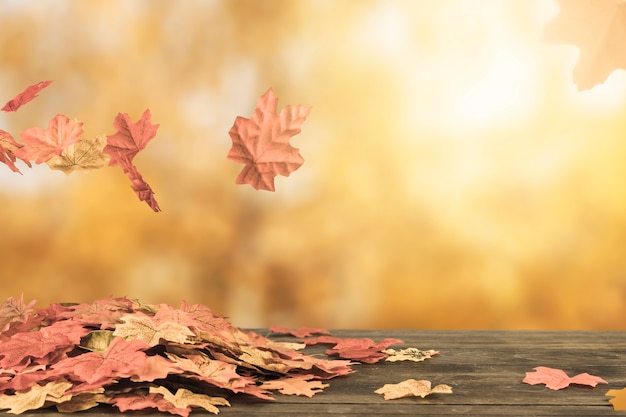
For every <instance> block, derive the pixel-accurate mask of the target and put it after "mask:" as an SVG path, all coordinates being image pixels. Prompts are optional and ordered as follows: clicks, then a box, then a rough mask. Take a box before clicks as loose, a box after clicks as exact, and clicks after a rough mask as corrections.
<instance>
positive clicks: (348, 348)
mask: <svg viewBox="0 0 626 417" xmlns="http://www.w3.org/2000/svg"><path fill="white" fill-rule="evenodd" d="M304 343H306V344H307V345H312V344H317V343H330V344H334V345H335V346H333V348H332V349H328V350H327V351H326V354H328V355H331V356H333V355H334V356H339V357H340V358H344V359H354V360H357V361H359V362H363V363H376V362H378V361H380V360H381V359H385V358H386V357H387V356H388V355H387V354H385V353H382V351H383V350H384V349H387V348H388V347H389V346H391V345H395V344H400V343H404V342H403V341H402V340H400V339H390V338H387V339H384V340H382V341H380V342H378V343H376V342H374V341H373V340H372V339H368V338H363V339H352V338H340V337H332V336H319V337H315V338H312V339H306V340H304Z"/></svg>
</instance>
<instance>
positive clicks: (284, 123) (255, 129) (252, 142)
mask: <svg viewBox="0 0 626 417" xmlns="http://www.w3.org/2000/svg"><path fill="white" fill-rule="evenodd" d="M277 105H278V99H277V98H276V96H275V95H274V92H273V90H272V89H271V88H270V89H269V90H268V91H267V92H266V93H265V94H263V95H262V96H261V98H260V99H259V101H258V103H257V107H256V108H255V110H254V113H253V115H252V118H251V119H246V118H244V117H237V118H236V119H235V123H234V124H233V127H232V128H231V129H230V131H229V132H228V134H229V135H230V138H231V140H232V142H233V145H232V147H231V149H230V151H229V152H228V156H227V158H228V159H230V160H232V161H235V162H239V163H241V164H245V165H244V167H243V169H242V171H241V172H240V173H239V176H238V177H237V180H236V183H237V184H250V185H252V186H253V187H254V188H255V189H257V190H268V191H274V177H276V175H279V174H280V175H283V176H286V177H287V176H289V174H290V173H291V172H293V171H295V170H296V169H298V168H299V167H300V166H301V165H302V164H303V163H304V159H302V156H300V153H299V152H298V149H296V148H294V147H293V146H291V145H290V144H289V139H290V138H291V137H292V136H294V135H297V134H298V133H300V126H302V123H304V120H305V119H306V117H307V116H308V114H309V112H310V111H311V108H310V107H306V106H301V105H296V106H285V108H283V109H282V110H281V112H280V114H278V115H277V114H276V107H277Z"/></svg>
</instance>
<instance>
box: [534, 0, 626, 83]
mask: <svg viewBox="0 0 626 417" xmlns="http://www.w3.org/2000/svg"><path fill="white" fill-rule="evenodd" d="M557 1H558V3H559V6H560V12H559V14H558V15H557V16H556V18H555V19H554V20H552V21H550V22H548V24H547V25H546V27H545V29H544V32H543V35H542V40H543V41H545V42H548V43H557V44H571V45H576V46H578V48H579V49H580V55H579V57H578V61H577V62H576V66H575V67H574V74H573V77H574V83H575V84H576V85H577V86H578V89H579V90H587V89H590V88H592V87H593V86H595V85H597V84H601V83H603V82H604V81H605V80H606V79H607V77H608V76H609V75H610V74H611V72H613V70H616V69H619V68H623V69H626V2H623V1H616V0H557Z"/></svg>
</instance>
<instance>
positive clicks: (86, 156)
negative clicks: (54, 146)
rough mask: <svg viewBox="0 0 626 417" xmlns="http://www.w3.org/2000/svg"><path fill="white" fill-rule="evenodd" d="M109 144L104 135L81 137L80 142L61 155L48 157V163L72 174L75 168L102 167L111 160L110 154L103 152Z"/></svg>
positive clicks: (70, 146) (51, 166)
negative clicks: (88, 137)
mask: <svg viewBox="0 0 626 417" xmlns="http://www.w3.org/2000/svg"><path fill="white" fill-rule="evenodd" d="M106 144H107V140H106V137H105V136H104V135H98V136H95V137H93V138H90V139H85V138H81V139H80V140H79V141H78V142H76V143H73V144H71V145H69V146H68V147H66V148H65V149H64V150H63V152H61V154H60V155H55V156H53V157H52V158H50V159H48V161H46V163H47V164H48V166H49V167H50V168H51V169H57V170H60V171H63V172H65V173H66V174H70V173H71V172H72V171H74V170H83V169H97V168H102V167H103V166H105V165H106V164H107V163H108V162H109V155H106V154H104V153H103V152H102V150H103V149H104V147H105V146H106Z"/></svg>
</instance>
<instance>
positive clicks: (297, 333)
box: [269, 325, 330, 339]
mask: <svg viewBox="0 0 626 417" xmlns="http://www.w3.org/2000/svg"><path fill="white" fill-rule="evenodd" d="M269 330H270V331H271V332H272V333H276V334H288V335H291V336H294V337H298V338H300V339H302V338H304V337H309V336H313V335H315V334H326V335H329V334H330V332H329V331H328V330H326V329H316V328H314V327H300V328H298V329H289V328H287V327H280V326H274V325H271V326H270V328H269Z"/></svg>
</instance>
